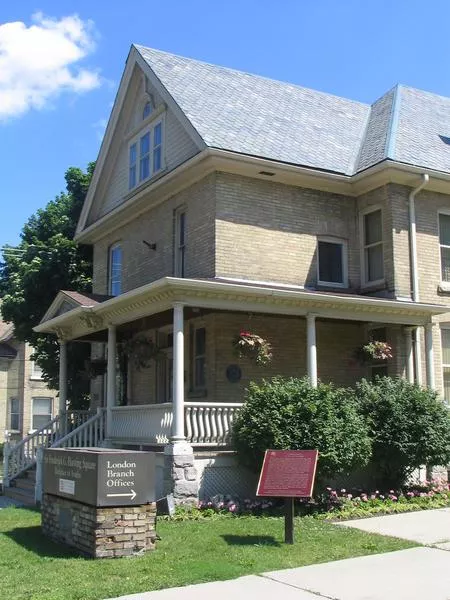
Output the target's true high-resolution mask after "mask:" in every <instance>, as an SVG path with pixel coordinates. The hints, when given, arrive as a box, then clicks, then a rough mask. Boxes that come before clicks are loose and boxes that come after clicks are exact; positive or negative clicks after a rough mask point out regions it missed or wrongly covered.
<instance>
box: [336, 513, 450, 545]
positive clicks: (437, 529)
mask: <svg viewBox="0 0 450 600" xmlns="http://www.w3.org/2000/svg"><path fill="white" fill-rule="evenodd" d="M338 525H339V526H341V527H354V528H356V529H361V530H362V531H369V532H370V533H379V534H381V535H390V536H393V537H398V538H402V539H404V540H411V541H412V542H418V543H419V544H427V545H431V544H443V543H446V542H450V508H439V509H437V510H422V511H416V512H410V513H403V514H401V515H385V516H383V517H371V518H369V519H355V520H353V521H345V522H344V523H338Z"/></svg>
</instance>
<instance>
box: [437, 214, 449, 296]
mask: <svg viewBox="0 0 450 600" xmlns="http://www.w3.org/2000/svg"><path fill="white" fill-rule="evenodd" d="M441 215H444V216H446V217H450V210H448V209H445V208H443V209H441V210H439V211H438V213H437V235H438V244H439V281H440V285H439V288H440V290H441V291H443V292H450V280H449V281H444V280H443V279H442V253H441V248H442V247H444V248H450V246H446V245H445V244H441V224H440V218H441Z"/></svg>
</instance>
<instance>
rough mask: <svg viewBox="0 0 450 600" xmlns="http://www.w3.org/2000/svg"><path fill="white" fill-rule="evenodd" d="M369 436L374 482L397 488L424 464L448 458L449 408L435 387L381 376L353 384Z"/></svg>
mask: <svg viewBox="0 0 450 600" xmlns="http://www.w3.org/2000/svg"><path fill="white" fill-rule="evenodd" d="M356 397H357V400H358V402H359V405H360V408H361V411H362V414H363V415H364V418H365V420H366V423H367V425H368V427H369V435H370V437H371V439H372V459H371V471H372V473H373V475H374V479H375V480H374V483H375V484H377V485H380V486H386V487H392V488H394V489H397V488H399V487H400V486H401V485H403V484H404V483H405V480H406V479H407V477H408V476H409V475H410V474H411V473H412V471H413V470H414V469H416V468H418V467H420V466H422V465H428V466H436V465H447V464H449V462H450V412H449V410H448V409H447V407H446V406H445V405H444V404H443V403H442V401H441V400H440V399H439V398H438V397H437V394H436V392H435V391H433V390H429V389H426V388H422V387H420V386H418V385H415V384H412V383H408V382H407V381H405V380H404V379H400V378H396V379H393V378H390V377H380V378H377V379H376V380H375V382H369V381H366V380H365V379H363V380H362V381H360V382H359V383H357V384H356Z"/></svg>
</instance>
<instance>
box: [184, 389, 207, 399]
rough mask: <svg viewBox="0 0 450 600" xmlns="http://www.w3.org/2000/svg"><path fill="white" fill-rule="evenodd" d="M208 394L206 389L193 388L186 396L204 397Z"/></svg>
mask: <svg viewBox="0 0 450 600" xmlns="http://www.w3.org/2000/svg"><path fill="white" fill-rule="evenodd" d="M207 395H208V391H207V390H193V391H191V392H188V393H187V397H188V398H206V397H207Z"/></svg>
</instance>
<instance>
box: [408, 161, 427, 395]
mask: <svg viewBox="0 0 450 600" xmlns="http://www.w3.org/2000/svg"><path fill="white" fill-rule="evenodd" d="M429 180H430V177H429V176H428V175H427V174H426V173H423V174H422V183H420V184H419V185H418V186H417V187H416V188H414V189H413V190H411V192H410V193H409V248H410V262H411V284H412V285H411V296H412V300H413V302H419V300H420V293H419V270H418V267H417V233H416V206H415V203H414V199H415V197H416V195H417V194H418V193H419V192H420V190H423V188H424V187H425V186H426V185H427V184H428V182H429ZM420 330H421V328H419V327H416V328H415V331H414V346H415V348H414V367H415V373H416V383H417V384H418V385H422V364H421V356H422V353H421V349H420Z"/></svg>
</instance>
